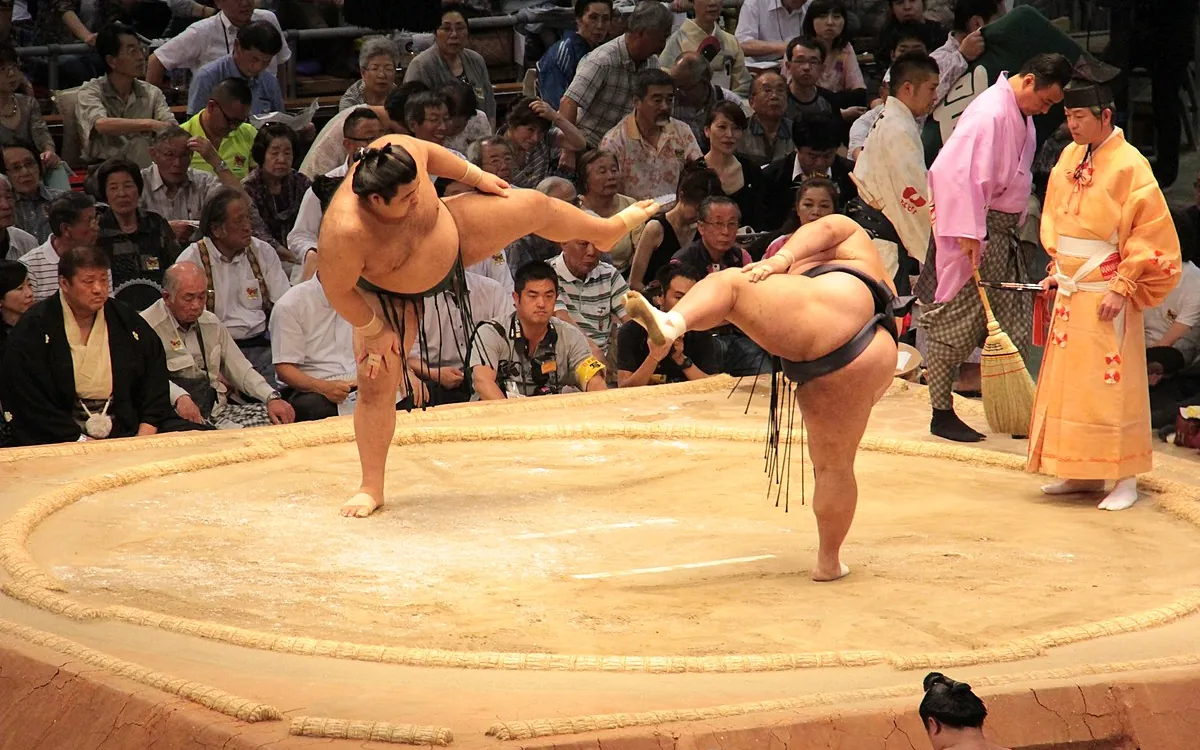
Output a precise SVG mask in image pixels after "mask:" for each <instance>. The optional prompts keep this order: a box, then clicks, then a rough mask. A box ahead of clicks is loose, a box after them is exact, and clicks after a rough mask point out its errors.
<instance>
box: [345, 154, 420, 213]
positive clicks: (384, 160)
mask: <svg viewBox="0 0 1200 750" xmlns="http://www.w3.org/2000/svg"><path fill="white" fill-rule="evenodd" d="M415 179H417V162H416V161H415V160H414V159H413V158H412V154H410V153H408V151H406V150H405V149H404V147H403V146H400V145H398V144H392V143H389V144H387V145H386V146H382V147H377V148H365V149H362V150H361V151H360V152H359V156H358V165H357V166H356V168H355V170H354V179H353V181H352V183H351V187H352V189H353V190H354V194H355V195H357V196H358V197H359V198H361V199H363V200H366V199H367V198H369V197H370V196H372V195H378V196H380V197H381V198H383V199H384V200H385V201H390V200H391V199H392V198H393V197H395V195H396V192H397V191H398V190H399V189H400V187H401V186H402V185H408V184H409V183H411V182H412V181H413V180H415Z"/></svg>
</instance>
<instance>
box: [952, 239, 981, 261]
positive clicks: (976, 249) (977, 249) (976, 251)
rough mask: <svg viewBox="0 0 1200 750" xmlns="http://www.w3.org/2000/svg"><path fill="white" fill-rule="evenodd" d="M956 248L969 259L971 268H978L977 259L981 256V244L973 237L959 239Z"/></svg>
mask: <svg viewBox="0 0 1200 750" xmlns="http://www.w3.org/2000/svg"><path fill="white" fill-rule="evenodd" d="M958 246H959V247H961V248H962V251H963V253H964V254H965V255H966V256H967V257H968V258H970V259H971V268H979V259H980V257H981V256H982V255H983V243H982V242H980V241H979V240H977V239H974V238H973V237H959V238H958Z"/></svg>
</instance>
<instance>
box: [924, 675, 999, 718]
mask: <svg viewBox="0 0 1200 750" xmlns="http://www.w3.org/2000/svg"><path fill="white" fill-rule="evenodd" d="M924 687H925V697H924V698H923V699H922V700H921V707H920V709H919V713H920V715H921V721H923V722H928V721H929V719H931V718H932V719H937V720H938V721H939V722H941V723H942V724H945V725H947V726H950V727H957V728H960V729H961V728H965V727H975V728H978V727H982V726H983V720H984V719H986V718H987V707H986V706H984V705H983V701H982V700H980V699H979V696H977V695H975V693H974V692H972V691H971V686H970V685H968V684H967V683H965V682H956V681H955V680H952V679H950V678H949V677H947V676H945V675H944V674H941V673H940V672H930V673H929V674H927V675H925V680H924Z"/></svg>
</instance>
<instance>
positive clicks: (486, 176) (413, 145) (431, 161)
mask: <svg viewBox="0 0 1200 750" xmlns="http://www.w3.org/2000/svg"><path fill="white" fill-rule="evenodd" d="M387 145H395V146H401V147H402V148H404V150H405V151H407V152H408V153H410V154H412V157H413V158H414V159H416V160H417V161H418V162H421V163H423V164H424V165H425V171H426V172H428V173H429V174H431V175H434V176H437V177H445V178H446V179H448V180H454V181H455V182H461V183H463V184H464V185H470V186H471V187H473V188H475V189H476V190H478V191H479V192H481V193H491V194H492V195H505V196H506V195H508V183H507V182H505V181H504V180H502V179H500V178H499V177H497V176H496V175H494V174H492V173H491V172H484V171H483V170H482V169H480V168H479V167H477V166H475V165H474V164H472V163H470V162H466V161H463V160H462V159H460V158H458V157H457V156H455V155H454V153H453V152H452V151H450V150H449V149H445V148H442V147H441V146H439V145H437V144H436V143H430V142H429V141H423V140H421V139H419V138H413V137H412V136H408V135H395V134H393V135H385V136H383V137H382V138H378V139H376V140H375V142H374V143H372V144H371V148H382V147H383V146H387Z"/></svg>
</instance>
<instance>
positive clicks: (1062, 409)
mask: <svg viewBox="0 0 1200 750" xmlns="http://www.w3.org/2000/svg"><path fill="white" fill-rule="evenodd" d="M1117 73H1118V71H1117V69H1116V68H1113V67H1111V66H1108V65H1104V64H1103V63H1097V62H1092V61H1087V60H1085V59H1084V58H1080V62H1079V63H1078V64H1077V65H1076V69H1075V77H1074V78H1073V79H1072V81H1071V83H1070V85H1069V86H1067V88H1066V91H1065V98H1064V99H1063V106H1064V107H1065V108H1066V114H1067V127H1068V128H1069V129H1070V131H1071V138H1072V140H1073V141H1074V143H1072V144H1070V145H1068V146H1067V147H1066V149H1065V150H1064V151H1063V153H1062V156H1061V157H1060V158H1059V160H1058V164H1057V165H1055V167H1054V170H1053V171H1052V172H1051V173H1050V182H1049V185H1048V187H1047V190H1046V206H1045V209H1044V210H1043V212H1042V226H1041V238H1042V244H1043V245H1045V247H1046V251H1047V252H1048V253H1049V254H1050V257H1051V258H1052V259H1053V260H1052V262H1051V264H1050V269H1049V271H1050V275H1049V276H1048V277H1047V278H1046V279H1045V280H1044V281H1043V282H1042V287H1043V288H1044V289H1047V290H1050V289H1057V290H1058V291H1057V294H1056V296H1055V300H1054V312H1053V318H1052V321H1051V324H1050V333H1049V335H1048V339H1047V345H1046V354H1045V358H1044V359H1043V360H1042V371H1041V375H1040V376H1039V377H1038V387H1037V395H1036V397H1035V400H1034V408H1033V419H1032V422H1031V425H1030V433H1029V464H1028V467H1027V468H1028V470H1029V471H1031V472H1041V473H1043V474H1050V475H1052V476H1056V477H1059V481H1058V482H1055V483H1054V484H1049V485H1046V486H1045V487H1043V488H1042V492H1044V493H1046V494H1048V495H1064V494H1069V493H1075V492H1099V491H1102V490H1103V489H1104V483H1105V481H1106V480H1114V481H1116V486H1115V487H1114V489H1113V490H1112V492H1110V493H1109V494H1108V496H1107V497H1105V498H1104V500H1103V502H1101V503H1100V506H1099V507H1100V508H1101V510H1125V509H1126V508H1128V507H1130V506H1131V505H1133V504H1134V503H1135V502H1137V475H1138V474H1140V473H1143V472H1147V471H1150V468H1151V463H1152V450H1151V433H1150V400H1149V395H1148V394H1149V389H1148V387H1147V385H1146V342H1145V334H1144V332H1143V328H1142V311H1143V310H1144V309H1146V308H1148V307H1154V306H1156V305H1159V304H1161V303H1162V302H1163V300H1164V299H1165V298H1166V296H1167V294H1168V293H1169V292H1170V291H1171V290H1172V289H1173V288H1174V287H1175V285H1176V284H1177V283H1179V278H1180V271H1181V265H1180V264H1181V261H1180V257H1179V238H1178V236H1177V235H1176V234H1175V226H1174V223H1173V222H1172V221H1171V214H1170V211H1169V209H1168V208H1167V202H1166V200H1165V199H1164V198H1163V194H1162V191H1161V190H1160V189H1159V187H1158V183H1157V182H1156V181H1155V179H1154V173H1153V172H1152V171H1151V169H1150V164H1149V163H1148V162H1147V161H1146V159H1145V157H1143V156H1142V155H1141V154H1140V153H1139V152H1138V150H1137V149H1136V148H1134V147H1133V146H1131V145H1129V143H1127V142H1126V141H1125V136H1124V134H1123V133H1122V132H1121V129H1120V128H1116V127H1113V124H1112V118H1113V95H1112V91H1111V90H1110V89H1109V86H1108V83H1109V82H1110V81H1111V80H1112V79H1113V78H1115V77H1116V75H1117Z"/></svg>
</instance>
